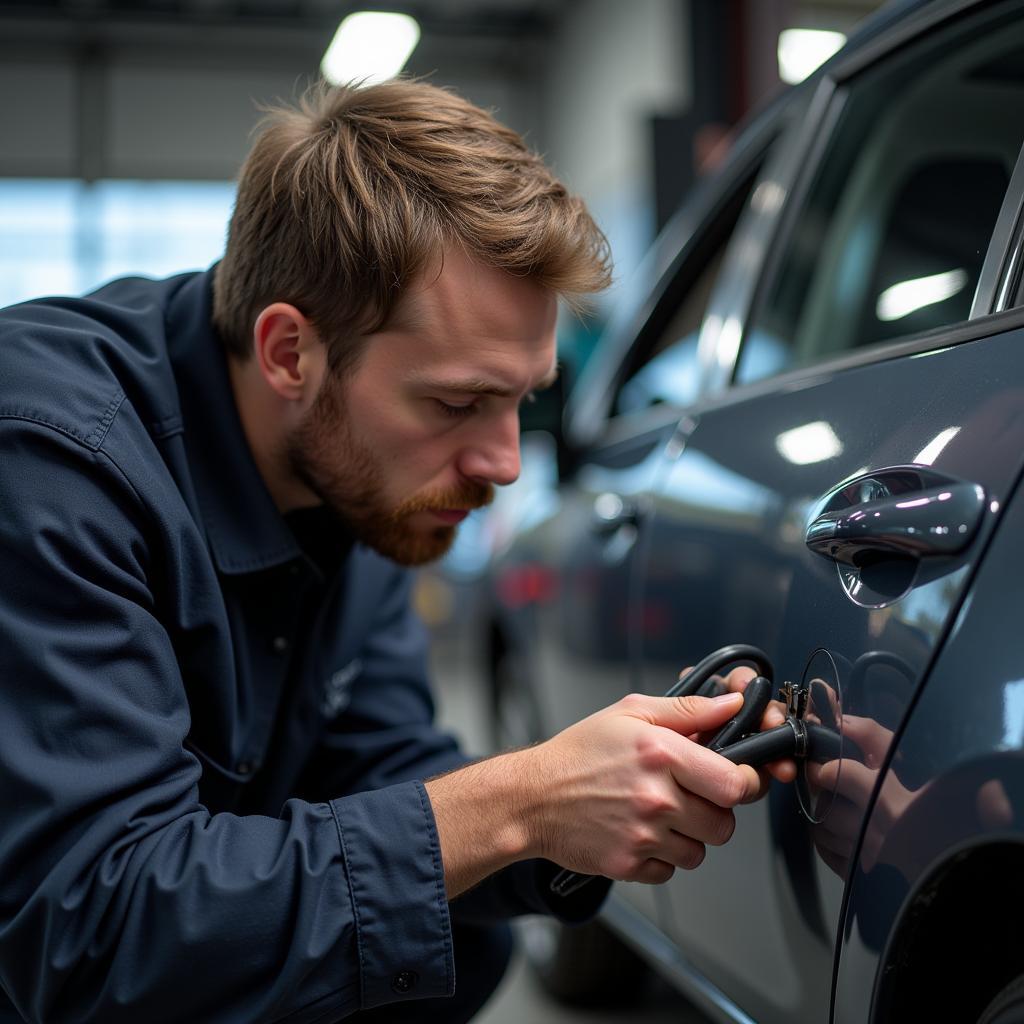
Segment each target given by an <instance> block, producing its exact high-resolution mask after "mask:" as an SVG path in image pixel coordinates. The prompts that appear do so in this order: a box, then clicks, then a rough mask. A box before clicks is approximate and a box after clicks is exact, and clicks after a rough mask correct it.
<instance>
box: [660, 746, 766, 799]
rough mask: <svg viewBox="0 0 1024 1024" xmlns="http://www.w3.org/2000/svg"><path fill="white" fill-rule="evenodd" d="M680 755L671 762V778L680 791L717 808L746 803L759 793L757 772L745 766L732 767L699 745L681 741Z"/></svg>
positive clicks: (732, 765)
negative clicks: (708, 802)
mask: <svg viewBox="0 0 1024 1024" xmlns="http://www.w3.org/2000/svg"><path fill="white" fill-rule="evenodd" d="M678 750H679V753H678V756H677V757H676V759H675V760H674V761H672V762H670V770H671V772H672V777H673V778H674V779H675V780H676V783H677V784H678V785H679V786H681V787H682V788H683V789H685V790H687V791H688V792H690V793H694V794H696V795H697V796H700V797H703V798H704V799H705V800H709V801H710V802H711V803H713V804H716V805H717V806H718V807H735V806H736V805H737V804H742V803H748V802H749V801H750V800H752V799H753V798H754V797H755V796H756V795H757V793H758V792H759V791H760V786H761V784H760V780H759V779H758V776H757V772H756V771H755V770H754V769H753V768H751V767H750V765H747V764H733V763H732V762H731V761H727V760H726V759H725V758H724V757H722V755H721V754H716V753H715V752H714V751H712V750H708V748H707V747H702V746H701V745H700V744H698V743H691V742H689V741H688V740H685V739H683V738H682V737H680V739H679V748H678Z"/></svg>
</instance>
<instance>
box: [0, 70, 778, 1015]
mask: <svg viewBox="0 0 1024 1024" xmlns="http://www.w3.org/2000/svg"><path fill="white" fill-rule="evenodd" d="M607 278H608V270H607V260H606V247H605V243H604V240H603V238H602V236H601V235H600V233H599V232H598V230H597V229H596V227H595V226H594V224H593V222H592V221H591V219H590V217H589V216H588V215H587V213H586V211H585V209H584V208H583V206H582V204H581V203H580V202H579V200H577V199H574V198H572V197H571V196H569V195H568V194H567V193H566V191H565V189H564V188H563V187H562V186H561V185H560V184H559V183H558V182H557V181H556V180H555V179H554V177H553V176H552V175H551V173H550V172H549V171H548V170H547V169H546V168H545V167H544V166H543V164H542V163H541V161H540V160H539V159H538V158H537V157H536V156H534V155H533V154H531V153H530V152H529V151H528V150H527V149H526V148H525V147H524V145H523V143H522V141H521V140H520V139H519V138H518V136H516V135H515V134H514V133H512V132H511V131H509V130H508V129H506V128H503V127H502V126H500V125H499V124H497V123H496V122H495V121H494V120H493V119H492V118H491V117H490V116H489V115H487V114H485V113H484V112H483V111H481V110H479V109H477V108H475V107H473V106H472V105H470V104H468V103H466V102H464V101H462V100H461V99H458V98H457V97H455V96H453V95H451V94H449V93H447V92H445V91H443V90H440V89H437V88H434V87H431V86H427V85H424V84H416V83H410V82H393V83H390V84H384V85H379V86H373V87H369V88H365V89H359V90H356V89H349V88H342V89H335V90H326V89H319V90H317V91H315V92H314V93H312V94H311V95H310V96H308V97H307V98H306V99H305V100H304V101H303V104H302V106H301V108H300V109H297V110H279V111H277V112H274V113H272V114H271V115H270V117H269V119H268V120H267V122H266V123H265V124H264V126H263V129H262V132H261V134H260V135H259V137H258V139H257V141H256V143H255V146H254V148H253V151H252V153H251V155H250V157H249V159H248V161H247V162H246V165H245V167H244V168H243V171H242V175H241V180H240V184H239V190H238V201H237V205H236V209H235V212H234V216H233V218H232V222H231V228H230V233H229V239H228V243H227V250H226V254H225V257H224V259H223V261H222V262H221V263H220V264H219V265H217V267H216V268H215V269H214V270H213V271H212V272H210V273H206V274H198V275H183V276H180V277H176V278H172V279H170V280H166V281H148V280H141V279H127V280H122V281H117V282H114V283H113V284H110V285H108V286H106V287H104V288H102V289H100V290H99V291H97V292H95V293H94V294H92V295H91V296H88V297H86V298H84V299H47V300H41V301H39V302H33V303H26V304H23V305H21V306H15V307H12V308H10V309H8V310H6V311H3V313H0V380H2V381H3V388H2V390H0V565H2V569H3V578H4V587H3V588H2V593H0V687H2V693H3V708H4V727H3V740H2V743H0V809H2V814H0V821H2V822H3V826H4V827H3V831H2V833H0V989H2V993H0V1021H7V1020H12V1021H13V1020H20V1019H24V1020H29V1021H62V1022H63V1021H68V1022H76V1024H77V1022H82V1021H103V1022H116V1021H132V1022H140V1021H146V1022H155V1021H202V1022H214V1021H231V1022H235V1021H237V1022H254V1021H279V1020H289V1021H328V1020H336V1019H340V1018H341V1017H344V1016H346V1015H347V1014H351V1013H355V1012H359V1011H361V1012H363V1013H364V1014H365V1016H366V1018H367V1019H369V1018H371V1017H373V1016H375V1015H376V1016H378V1017H383V1018H385V1019H387V1020H394V1021H398V1020H405V1019H409V1020H417V1021H426V1020H435V1019H436V1020H465V1019H468V1018H469V1017H470V1016H471V1015H472V1014H473V1013H474V1012H475V1010H476V1009H477V1008H478V1006H479V1005H480V1004H481V1003H482V1001H483V1000H484V999H485V998H486V996H487V994H488V993H489V992H490V990H491V989H492V988H493V987H494V985H495V984H496V983H497V980H498V979H499V978H500V975H501V972H502V970H503V969H504V965H505V962H506V959H507V952H508V950H507V934H506V932H505V930H504V928H503V926H500V925H499V924H498V922H499V921H500V920H502V919H503V918H506V917H508V916H511V915H513V914H516V913H525V912H536V911H540V912H549V913H554V914H556V915H558V916H559V917H561V918H562V919H564V920H569V921H571V920H580V919H583V918H585V917H587V916H589V915H591V914H593V913H594V911H595V910H596V908H597V905H598V904H599V902H600V899H601V898H602V896H603V892H604V889H605V888H606V886H603V885H600V884H596V885H594V886H591V887H589V888H587V889H584V890H581V891H580V892H579V893H577V894H575V895H573V896H570V897H566V898H560V897H558V896H555V895H553V894H552V893H551V892H550V890H549V887H548V882H549V880H550V879H551V877H552V876H553V874H554V872H555V871H556V870H557V867H558V866H559V865H561V866H565V867H569V868H572V869H574V870H578V871H585V872H592V873H599V874H602V875H605V876H608V877H611V878H626V879H635V880H640V881H646V882H661V881H664V880H665V879H667V878H668V877H669V876H670V875H671V874H672V872H673V870H674V868H675V867H677V866H681V867H684V868H690V867H695V866H696V865H697V864H698V863H699V862H700V860H701V859H702V857H703V854H704V845H705V844H706V843H712V844H717V843H721V842H724V841H726V840H727V839H728V837H729V835H730V833H731V831H732V826H733V818H732V812H731V808H732V807H733V806H734V805H736V804H737V803H739V802H742V801H744V800H747V799H751V798H753V797H755V796H756V795H757V793H758V791H759V788H760V785H759V779H758V777H757V774H756V773H755V772H754V771H753V770H751V769H749V768H742V767H737V766H734V765H731V764H729V763H728V762H727V761H725V760H724V759H723V758H721V757H719V756H718V755H716V754H713V753H711V752H710V751H708V750H707V749H705V748H704V747H702V746H701V745H700V744H699V743H696V742H693V741H692V740H690V739H686V738H685V737H687V736H695V735H696V734H698V733H700V732H701V731H702V730H707V729H712V728H714V727H716V726H717V725H719V724H721V723H722V722H724V721H725V720H727V719H728V718H729V717H730V716H731V715H732V714H734V713H735V711H736V710H737V705H738V703H739V698H738V695H736V694H731V695H730V696H728V697H726V698H724V699H720V700H719V701H718V702H713V701H708V700H702V699H693V700H687V701H683V702H678V701H665V700H658V699H654V698H643V697H633V698H627V699H626V700H624V701H622V702H620V703H619V704H617V705H615V706H613V707H611V708H608V709H606V710H605V711H602V712H600V713H599V714H597V715H594V716H592V717H591V718H589V719H587V720H585V721H583V722H581V723H579V724H577V725H575V726H573V727H572V728H571V729H568V730H566V731H565V732H564V733H562V734H560V735H558V736H556V737H554V738H553V739H552V740H550V741H548V742H547V743H544V744H541V745H539V746H536V747H533V748H530V749H527V750H521V751H516V752H511V753H509V754H506V755H503V756H500V757H497V758H493V759H490V760H487V761H483V762H480V763H477V764H472V765H470V766H468V767H462V768H458V766H460V765H462V764H463V762H464V761H465V758H464V757H463V756H462V755H461V754H460V753H459V752H458V750H457V749H456V747H455V745H454V743H453V741H452V740H451V739H450V738H449V737H447V736H445V735H443V734H440V733H438V732H437V731H436V730H435V729H434V727H433V725H432V723H431V715H432V707H431V702H430V697H429V691H428V689H427V684H426V681H425V669H424V660H425V659H424V650H425V644H424V638H423V633H422V630H421V628H420V627H419V626H418V624H417V623H416V622H415V620H414V619H413V617H412V615H411V612H410V609H409V604H408V578H407V575H406V572H405V571H404V570H403V569H402V568H400V565H416V564H420V563H422V562H425V561H428V560H430V559H433V558H437V557H438V556H440V555H441V554H442V553H443V552H444V551H445V550H446V548H447V547H448V545H449V544H450V542H451V540H452V537H453V535H454V531H455V529H456V525H457V523H458V521H459V520H460V519H461V518H462V517H463V516H464V515H465V514H466V513H467V512H468V511H469V510H470V509H472V508H475V507H477V506H479V505H482V504H485V503H486V502H487V501H488V500H489V498H490V495H491V491H492V488H493V487H494V486H495V485H502V484H507V483H510V482H511V481H512V480H514V479H515V478H516V475H517V473H518V470H519V462H518V407H519V404H520V403H521V402H522V401H524V400H526V399H527V398H528V396H529V395H530V393H531V392H532V391H533V390H535V389H537V388H539V387H543V386H544V385H545V384H547V383H548V382H550V380H551V379H552V377H553V375H554V372H555V314H556V306H557V299H558V297H559V296H563V297H566V298H568V299H570V300H573V299H575V298H576V297H577V296H579V295H582V294H585V293H587V292H590V291H594V290H597V289H599V288H601V287H603V286H604V285H605V283H606V282H607ZM396 563H398V564H396ZM742 679H743V676H742V675H739V676H736V677H734V679H733V683H734V684H737V685H741V684H742ZM451 769H458V770H454V771H451ZM446 772H447V774H445V773H446ZM423 780H426V781H425V782H424V781H423ZM453 993H454V995H453ZM403 1001H411V1002H407V1003H406V1005H404V1006H403V1005H397V1004H399V1003H402V1002H403ZM378 1007H379V1008H380V1009H378V1010H376V1011H375V1010H374V1008H378Z"/></svg>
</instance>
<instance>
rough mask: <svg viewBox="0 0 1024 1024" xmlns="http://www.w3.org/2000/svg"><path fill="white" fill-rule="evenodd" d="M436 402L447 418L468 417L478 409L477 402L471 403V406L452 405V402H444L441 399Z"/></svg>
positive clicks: (436, 399)
mask: <svg viewBox="0 0 1024 1024" xmlns="http://www.w3.org/2000/svg"><path fill="white" fill-rule="evenodd" d="M434 401H435V402H436V403H437V407H438V408H439V409H440V410H441V412H443V413H444V414H445V416H451V417H453V418H458V417H459V416H468V415H469V414H470V413H471V412H472V411H473V410H474V409H475V408H476V403H475V402H470V403H469V405H452V404H451V403H450V402H442V401H441V399H440V398H435V399H434Z"/></svg>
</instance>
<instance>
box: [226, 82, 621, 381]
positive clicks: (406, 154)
mask: <svg viewBox="0 0 1024 1024" xmlns="http://www.w3.org/2000/svg"><path fill="white" fill-rule="evenodd" d="M449 246H453V247H461V248H462V249H463V250H464V251H465V252H466V253H467V254H468V255H469V256H470V257H472V258H474V259H476V260H479V261H480V262H481V263H484V264H487V265H489V266H491V267H495V268H498V269H501V270H504V271H507V272H508V273H510V274H514V275H517V276H522V277H528V278H530V279H531V280H534V281H536V282H537V284H539V285H540V286H541V287H543V288H545V289H547V290H549V291H551V292H552V293H554V294H557V295H559V296H561V297H563V298H565V299H566V300H567V301H568V302H569V303H570V304H571V305H573V306H578V303H579V299H580V297H581V296H583V295H585V294H587V293H592V292H597V291H600V290H601V289H603V288H605V287H607V286H608V284H609V281H610V276H611V274H610V258H609V251H608V243H607V240H606V239H605V237H604V235H603V234H602V233H601V231H600V230H599V229H598V227H597V226H596V224H595V223H594V221H593V220H592V218H591V216H590V214H589V213H588V212H587V209H586V207H585V206H584V204H583V202H582V200H581V199H579V198H577V197H575V196H572V195H570V194H569V193H568V191H567V189H566V188H565V186H564V185H563V184H562V183H561V182H560V181H559V180H558V179H557V178H556V177H555V176H554V174H553V173H552V172H551V171H550V170H549V169H548V168H547V167H546V166H545V164H544V162H543V161H542V160H541V158H540V157H539V156H538V155H537V154H536V153H534V152H532V151H531V150H530V149H529V148H528V147H527V146H526V144H525V142H524V141H523V139H522V138H521V137H520V136H519V135H518V134H517V133H516V132H514V131H512V130H511V129H509V128H506V127H505V126H504V125H502V124H500V123H499V122H498V121H496V120H495V119H494V118H493V117H492V116H491V115H490V114H489V113H487V112H486V111H484V110H482V109H480V108H479V107H477V106H474V105H473V104H472V103H469V102H468V101H467V100H464V99H462V98H461V97H460V96H457V95H455V94H454V93H452V92H450V91H448V90H447V89H442V88H439V87H437V86H433V85H428V84H426V83H424V82H420V81H413V80H408V79H406V80H401V79H399V80H394V81H390V82H385V83H383V84H380V85H371V86H366V87H362V88H359V87H356V86H351V85H350V86H341V87H336V88H331V87H328V86H326V85H324V84H322V83H321V84H318V85H316V86H314V87H313V88H311V89H310V90H309V91H308V92H307V93H306V95H305V96H304V97H303V98H302V99H301V100H300V102H299V104H298V106H297V107H289V106H281V107H274V108H271V109H269V110H268V112H267V116H266V117H265V118H264V120H263V121H262V122H261V124H260V127H259V130H258V136H257V138H256V141H255V144H254V145H253V148H252V151H251V152H250V154H249V156H248V158H247V160H246V162H245V164H244V166H243V167H242V172H241V177H240V180H239V186H238V198H237V201H236V204H235V210H234V213H233V215H232V217H231V226H230V229H229V232H228V242H227V250H226V253H225V255H224V259H223V260H222V261H221V263H220V264H219V265H218V267H217V270H216V276H215V281H214V299H213V320H214V323H215V325H216V327H217V329H218V331H219V333H220V335H221V337H222V338H223V340H224V343H225V345H226V347H227V348H228V350H229V351H230V352H231V353H233V354H235V355H237V356H238V357H240V358H242V359H245V358H247V357H248V356H249V354H250V352H251V348H252V330H253V325H254V324H255V322H256V318H257V316H258V315H259V313H260V311H261V310H262V309H264V308H265V307H266V306H267V305H269V304H270V303H272V302H277V301H281V302H288V303H291V304H292V305H294V306H295V307H296V308H297V309H299V310H300V311H301V312H302V314H303V315H304V316H306V317H307V318H308V319H309V320H310V321H311V322H312V323H313V324H314V326H315V327H316V328H317V330H318V332H319V334H320V337H321V339H322V340H323V341H324V342H325V344H326V345H327V346H328V357H329V362H330V364H331V366H332V368H334V369H340V368H343V367H345V366H348V365H350V364H351V362H352V361H353V360H354V359H355V358H356V356H357V355H358V353H359V352H360V351H361V349H362V346H361V345H360V344H359V343H358V338H359V336H360V335H363V334H367V333H371V332H374V331H377V330H380V329H381V328H382V327H384V326H385V325H386V323H387V322H388V318H389V316H390V315H391V313H392V311H393V310H394V308H395V304H396V302H397V301H398V299H399V298H400V297H401V295H402V293H403V290H404V289H405V288H406V287H407V286H408V284H409V283H410V282H411V281H412V280H413V279H414V278H415V276H416V275H417V274H418V273H419V272H420V271H423V270H425V268H426V267H427V265H428V262H429V261H430V260H431V259H432V258H437V257H439V256H440V255H441V254H442V253H443V250H444V249H445V248H446V247H449Z"/></svg>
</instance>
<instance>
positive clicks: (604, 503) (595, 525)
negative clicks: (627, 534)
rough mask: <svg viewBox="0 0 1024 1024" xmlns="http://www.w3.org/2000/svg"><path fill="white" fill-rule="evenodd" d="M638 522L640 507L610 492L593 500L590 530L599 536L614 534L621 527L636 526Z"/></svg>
mask: <svg viewBox="0 0 1024 1024" xmlns="http://www.w3.org/2000/svg"><path fill="white" fill-rule="evenodd" d="M639 522H640V506H639V505H638V504H637V503H636V502H635V501H631V500H630V499H628V498H623V497H622V496H621V495H619V494H615V493H614V492H612V491H606V492H605V493H604V494H599V495H598V496H597V497H596V498H595V499H594V514H593V516H592V517H591V520H590V528H591V529H592V530H593V532H594V533H596V534H598V535H599V536H605V535H608V534H612V533H615V532H616V531H617V530H618V529H619V528H620V527H622V526H636V525H637V524H638V523H639Z"/></svg>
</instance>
